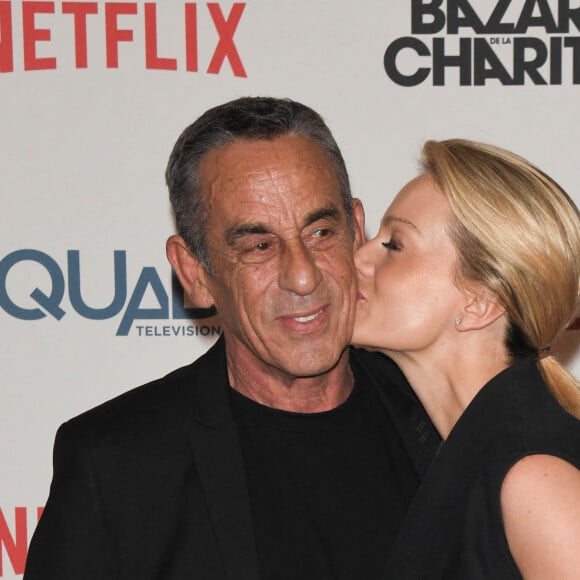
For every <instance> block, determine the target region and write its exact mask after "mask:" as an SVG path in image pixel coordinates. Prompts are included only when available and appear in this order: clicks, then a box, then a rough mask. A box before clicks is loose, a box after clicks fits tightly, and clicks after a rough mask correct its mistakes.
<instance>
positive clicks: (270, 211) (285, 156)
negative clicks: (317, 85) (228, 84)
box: [200, 135, 362, 377]
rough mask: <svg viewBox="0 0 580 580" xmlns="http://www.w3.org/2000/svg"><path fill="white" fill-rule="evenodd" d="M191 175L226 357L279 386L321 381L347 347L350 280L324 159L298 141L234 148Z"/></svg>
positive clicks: (336, 199) (348, 255)
mask: <svg viewBox="0 0 580 580" xmlns="http://www.w3.org/2000/svg"><path fill="white" fill-rule="evenodd" d="M200 169H201V182H202V184H203V193H204V195H205V200H206V203H207V207H208V215H209V223H208V235H207V240H208V249H209V255H210V257H211V260H212V266H213V269H212V273H211V274H207V273H204V284H205V285H206V287H207V288H208V290H209V292H210V294H211V296H212V297H213V299H214V302H215V305H216V307H217V310H218V313H219V316H220V323H221V325H222V328H223V331H224V335H225V337H226V342H227V345H228V353H229V355H230V356H231V357H232V358H233V359H234V360H236V361H238V362H239V361H242V360H243V361H245V362H246V367H250V368H252V366H254V367H256V368H257V367H260V368H261V369H262V370H266V372H270V373H274V374H278V373H282V374H283V375H286V376H288V377H306V376H315V375H320V374H322V373H325V372H327V371H328V370H330V369H331V368H332V367H333V366H334V365H335V364H336V363H337V361H338V360H339V358H340V356H341V353H342V352H343V351H344V348H345V346H346V345H347V344H348V342H349V340H350V336H351V331H352V326H353V321H354V313H355V303H356V274H355V270H354V266H353V258H352V256H353V245H354V239H353V236H352V233H351V232H350V230H349V228H348V226H347V219H346V213H345V210H344V207H343V203H342V199H341V195H340V190H339V184H338V180H337V178H336V175H335V172H334V169H333V167H332V165H331V163H330V161H329V160H328V159H327V157H326V154H325V153H324V151H323V150H322V148H321V147H320V146H319V145H318V144H317V143H315V142H314V141H312V140H310V139H308V138H306V137H296V136H289V135H288V136H283V137H279V138H276V139H274V140H268V141H245V140H244V141H238V142H235V143H233V144H231V145H227V146H225V147H223V148H220V149H217V150H214V151H212V152H210V153H209V154H208V155H207V156H206V157H205V158H204V159H203V160H202V163H201V167H200ZM357 217H360V215H359V214H358V213H357ZM361 219H362V218H361ZM357 225H360V224H357ZM355 230H356V231H357V232H360V231H362V229H361V228H360V227H357V228H355ZM358 237H360V235H359V236H358ZM358 241H360V240H358ZM256 365H257V366H256Z"/></svg>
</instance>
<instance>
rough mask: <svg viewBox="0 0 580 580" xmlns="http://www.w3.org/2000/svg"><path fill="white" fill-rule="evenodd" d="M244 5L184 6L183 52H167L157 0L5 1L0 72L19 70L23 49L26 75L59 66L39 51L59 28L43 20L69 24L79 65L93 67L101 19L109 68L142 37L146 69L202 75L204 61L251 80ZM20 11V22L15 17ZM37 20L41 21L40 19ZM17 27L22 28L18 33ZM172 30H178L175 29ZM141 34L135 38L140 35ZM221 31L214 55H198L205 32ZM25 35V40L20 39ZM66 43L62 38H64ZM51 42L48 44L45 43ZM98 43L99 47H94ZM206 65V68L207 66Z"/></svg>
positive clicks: (212, 69) (0, 12) (0, 3)
mask: <svg viewBox="0 0 580 580" xmlns="http://www.w3.org/2000/svg"><path fill="white" fill-rule="evenodd" d="M245 6H246V4H245V2H234V3H233V4H231V7H230V8H229V10H228V9H224V8H222V6H221V4H220V3H218V2H207V3H205V4H202V3H197V2H187V3H185V4H184V5H183V13H182V16H183V27H182V30H183V34H184V54H182V55H175V54H173V55H171V54H165V53H164V52H163V48H162V47H159V46H158V21H161V20H162V18H163V11H162V9H160V10H159V11H158V6H157V3H156V2H145V3H138V2H61V3H60V4H59V3H57V2H46V1H32V0H30V1H23V2H21V3H17V2H11V1H7V0H0V73H9V72H13V71H14V70H15V58H14V56H15V51H16V50H18V49H20V47H22V63H23V69H24V70H25V71H33V70H49V69H56V68H57V58H56V56H39V55H38V52H39V49H40V48H41V47H42V49H43V50H44V51H46V50H48V51H50V46H51V45H50V44H49V43H51V42H58V41H59V38H53V36H54V35H53V32H54V30H53V29H51V28H50V27H49V26H50V24H49V25H48V27H47V24H39V23H38V20H40V19H42V22H46V21H47V20H48V21H49V23H50V22H51V21H52V19H61V18H65V19H67V21H69V22H70V26H71V30H72V31H73V33H74V46H71V47H70V49H71V50H74V55H75V67H76V68H78V69H83V68H87V67H88V63H89V60H91V62H92V61H93V60H94V55H89V46H90V44H91V43H90V42H89V40H90V38H89V34H90V32H93V33H94V31H95V27H93V28H90V27H89V26H88V24H90V23H92V22H93V20H92V19H97V18H100V19H102V20H103V21H104V22H103V24H104V36H105V38H104V55H101V58H102V57H103V56H104V59H103V61H104V62H105V63H106V67H107V68H111V69H114V68H119V66H120V65H119V60H120V58H119V46H120V45H121V43H133V42H135V40H134V37H135V36H139V37H140V38H143V43H144V47H143V48H144V51H143V52H142V53H141V54H144V57H145V62H144V64H145V68H146V69H156V70H177V69H178V65H179V68H181V69H184V70H186V71H189V72H199V70H200V63H199V61H200V60H203V67H202V68H203V70H205V72H207V73H209V74H218V73H220V72H221V70H222V67H223V66H224V63H225V62H226V61H227V62H228V64H229V66H230V67H231V70H232V72H233V74H234V76H236V77H246V76H247V75H246V70H245V68H244V65H243V63H242V60H241V57H240V54H239V51H238V48H237V46H236V44H235V39H234V35H235V33H236V30H237V28H238V25H239V23H240V20H241V18H242V14H243V12H244V8H245ZM17 10H20V11H21V12H20V13H19V14H18V16H19V18H18V19H17V18H15V16H16V11H17ZM158 12H160V13H159V14H158ZM37 17H38V18H37ZM120 19H124V20H123V21H124V22H126V21H127V20H129V21H130V25H127V24H124V25H121V24H120V23H119V20H120ZM17 24H18V25H19V26H20V29H18V30H17V29H16V26H17ZM172 29H173V27H172ZM137 31H138V32H139V35H135V34H134V33H135V32H137ZM205 32H211V33H212V34H215V33H217V42H216V44H215V47H214V48H213V54H211V56H210V55H209V54H208V55H203V59H200V55H199V54H198V37H199V35H200V34H201V33H205ZM20 36H21V40H20ZM60 40H62V39H60ZM45 43H47V44H45ZM93 45H94V43H93ZM206 67H207V68H206Z"/></svg>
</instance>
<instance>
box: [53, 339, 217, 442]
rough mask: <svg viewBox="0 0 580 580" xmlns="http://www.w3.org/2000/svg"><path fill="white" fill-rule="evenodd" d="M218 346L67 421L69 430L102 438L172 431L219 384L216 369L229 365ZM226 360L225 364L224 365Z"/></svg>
mask: <svg viewBox="0 0 580 580" xmlns="http://www.w3.org/2000/svg"><path fill="white" fill-rule="evenodd" d="M221 357H222V355H221V352H220V348H219V347H218V346H217V345H214V346H213V347H212V348H210V350H209V351H208V352H206V353H205V354H203V355H202V356H201V357H199V358H198V359H196V360H195V361H193V362H192V363H190V364H189V365H186V366H183V367H180V368H178V369H175V370H173V371H172V372H170V373H168V374H167V375H165V376H163V377H161V378H158V379H155V380H152V381H150V382H148V383H146V384H143V385H140V386H138V387H135V388H132V389H130V390H128V391H125V392H124V393H122V394H120V395H118V396H116V397H114V398H113V399H110V400H108V401H105V402H104V403H101V404H99V405H97V406H96V407H93V408H92V409H89V410H88V411H85V412H83V413H82V414H80V415H77V416H76V417H73V418H72V419H70V420H69V421H67V422H66V423H65V425H64V427H65V429H66V430H67V431H76V432H78V433H79V434H80V433H84V434H91V436H94V435H98V434H99V433H100V432H103V433H104V432H107V433H109V434H112V433H117V434H120V433H121V432H124V431H128V430H132V431H144V430H159V429H165V428H167V429H171V428H172V426H173V425H174V424H176V423H178V422H179V419H180V418H181V417H185V416H187V415H193V414H194V413H195V405H196V403H197V402H198V400H199V399H201V400H202V403H203V400H204V397H203V396H202V395H200V392H203V391H205V390H208V389H210V390H211V389H212V387H214V386H215V383H216V375H218V374H219V373H218V372H216V371H217V369H216V367H218V366H220V365H223V366H225V359H222V358H221ZM222 360H223V362H222Z"/></svg>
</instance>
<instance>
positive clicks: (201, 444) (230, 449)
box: [186, 337, 260, 580]
mask: <svg viewBox="0 0 580 580" xmlns="http://www.w3.org/2000/svg"><path fill="white" fill-rule="evenodd" d="M196 370H197V371H198V372H197V373H196V376H195V378H194V384H195V387H194V392H193V396H194V403H193V405H194V406H193V413H192V417H191V419H190V420H188V421H187V422H186V429H187V432H188V435H189V440H190V443H191V446H192V450H193V460H194V462H195V465H196V468H197V471H198V474H199V477H200V481H201V485H202V488H203V490H204V493H205V497H206V501H207V506H208V510H209V513H210V517H211V519H212V523H213V527H214V532H215V536H216V539H217V543H218V546H219V549H220V552H221V554H222V557H223V563H224V567H225V570H226V578H227V579H228V580H259V578H260V574H259V568H258V557H257V551H256V543H255V538H254V531H253V526H252V516H251V510H250V501H249V496H248V489H247V482H246V474H245V469H244V464H243V459H242V453H241V447H240V441H239V437H238V433H237V429H236V426H235V423H234V421H233V417H232V413H231V407H230V402H229V398H228V395H227V389H228V388H229V386H228V380H227V369H226V359H225V343H224V339H223V337H222V338H220V339H219V341H218V342H217V343H216V345H215V346H214V347H212V349H210V351H209V352H208V353H207V354H206V355H204V357H203V358H202V359H200V361H199V364H198V365H196Z"/></svg>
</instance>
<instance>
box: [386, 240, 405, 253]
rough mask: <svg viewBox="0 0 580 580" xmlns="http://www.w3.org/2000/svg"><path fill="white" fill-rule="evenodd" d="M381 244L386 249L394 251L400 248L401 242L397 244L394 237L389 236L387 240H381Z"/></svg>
mask: <svg viewBox="0 0 580 580" xmlns="http://www.w3.org/2000/svg"><path fill="white" fill-rule="evenodd" d="M381 244H382V245H383V246H384V247H385V248H387V250H393V251H395V252H398V251H400V250H401V244H399V242H398V241H397V240H396V239H395V238H391V239H390V240H389V241H388V242H381Z"/></svg>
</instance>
